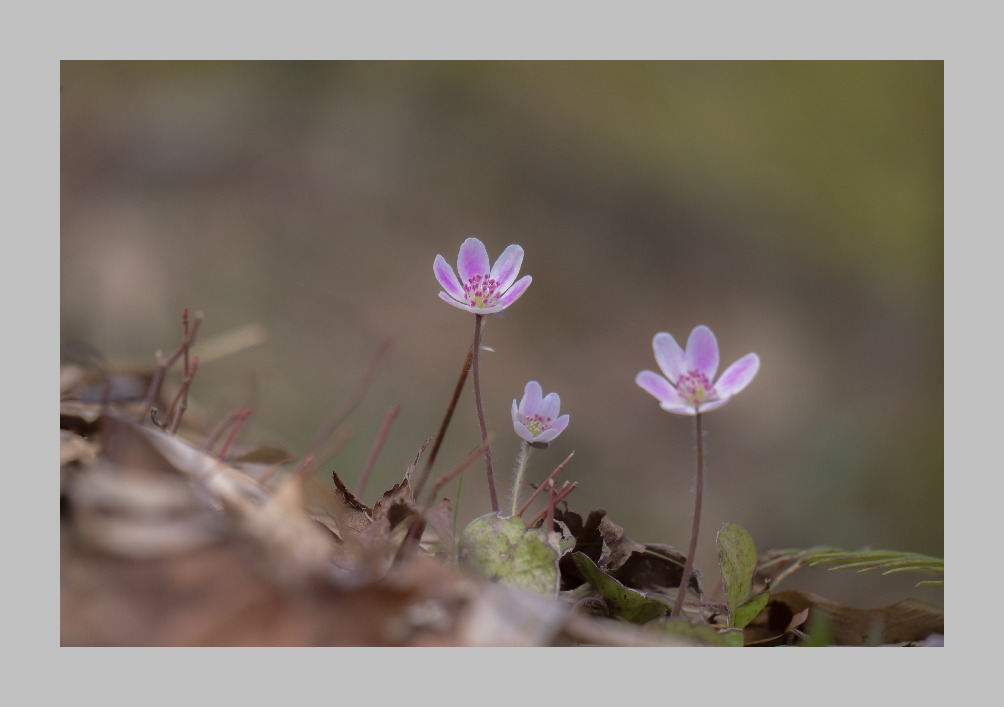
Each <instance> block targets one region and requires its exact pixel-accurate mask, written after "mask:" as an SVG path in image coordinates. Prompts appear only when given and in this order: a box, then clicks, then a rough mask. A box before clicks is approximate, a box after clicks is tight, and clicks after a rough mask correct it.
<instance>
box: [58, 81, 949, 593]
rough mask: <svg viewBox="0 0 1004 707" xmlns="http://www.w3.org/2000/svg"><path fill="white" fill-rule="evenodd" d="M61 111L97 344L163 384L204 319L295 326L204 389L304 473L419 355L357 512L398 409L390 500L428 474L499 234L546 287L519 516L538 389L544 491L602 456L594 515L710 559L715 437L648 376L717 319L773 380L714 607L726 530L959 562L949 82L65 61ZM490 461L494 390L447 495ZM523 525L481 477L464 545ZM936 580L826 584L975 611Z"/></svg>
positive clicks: (496, 402) (507, 321)
mask: <svg viewBox="0 0 1004 707" xmlns="http://www.w3.org/2000/svg"><path fill="white" fill-rule="evenodd" d="M60 90H61V112H62V120H61V122H62V125H61V153H62V159H61V203H62V215H61V218H62V236H61V253H60V297H61V337H62V341H63V343H64V344H66V343H70V342H86V343H87V344H89V345H91V346H93V347H95V348H96V349H98V350H99V351H100V352H102V353H103V354H104V355H106V356H108V357H109V358H122V357H131V358H137V359H140V360H148V361H151V362H152V360H153V353H154V351H155V350H156V349H164V350H170V349H172V348H173V347H174V346H175V345H176V343H177V341H178V339H179V336H180V315H181V310H182V308H183V307H186V306H187V307H190V308H192V309H199V310H202V311H204V312H205V321H204V323H203V327H202V330H201V332H200V338H199V340H200V341H205V340H207V339H209V338H210V337H212V336H214V335H216V334H221V333H224V332H226V331H228V330H232V329H235V328H237V327H239V326H241V325H244V324H247V323H250V322H259V323H261V324H262V325H263V326H264V327H265V328H266V330H267V331H268V339H267V341H266V342H265V343H264V344H262V345H260V346H257V347H255V348H252V349H248V350H246V351H243V352H241V353H238V354H235V355H232V356H230V357H228V358H225V359H219V360H217V361H215V362H209V363H207V364H206V365H205V366H204V367H202V368H200V370H199V373H198V376H197V377H196V380H195V384H194V393H193V394H194V397H195V402H196V403H197V404H198V406H199V407H200V408H201V409H203V410H204V411H205V412H206V414H207V415H208V417H209V419H211V420H217V419H220V418H222V417H223V416H224V415H225V414H226V413H228V412H229V411H231V410H233V409H234V408H235V407H236V406H238V405H241V404H245V403H246V402H247V401H248V400H249V396H250V395H251V390H252V388H253V387H256V390H257V392H256V396H257V397H256V399H255V414H254V417H253V418H252V420H251V421H250V423H249V426H248V428H247V429H246V432H245V433H244V435H243V439H242V441H243V442H244V443H246V444H247V445H250V446H254V445H258V444H269V445H277V446H281V447H284V448H286V449H289V450H290V451H292V452H294V453H296V454H302V453H305V452H306V451H307V447H308V446H309V444H310V442H311V440H312V439H313V438H314V436H315V434H316V433H317V432H318V429H319V427H320V426H321V425H322V423H323V421H324V419H325V418H326V417H327V416H328V414H329V413H330V411H331V410H332V409H333V408H334V407H335V406H337V405H338V403H339V402H340V401H341V400H342V399H343V398H344V397H345V396H346V395H347V394H348V392H349V391H350V390H351V389H352V387H353V386H354V385H355V383H356V381H357V380H358V379H359V377H360V376H361V375H362V373H363V371H364V370H365V369H366V367H367V365H368V362H369V359H370V357H371V356H372V354H373V352H374V351H375V350H376V349H377V347H378V345H379V343H380V342H381V341H382V340H383V339H384V338H386V337H388V336H390V337H393V339H394V348H393V350H392V352H391V354H390V357H389V358H388V359H387V361H386V363H385V365H384V367H383V368H382V369H381V372H380V374H379V377H378V378H377V379H376V381H375V382H374V384H373V387H372V388H371V390H370V392H369V393H368V395H367V396H366V398H365V400H364V401H363V403H362V405H361V406H360V407H359V408H358V409H357V410H356V412H355V413H354V414H353V416H352V417H351V419H350V427H351V429H352V432H353V438H352V440H351V441H350V442H349V443H348V444H347V445H346V446H345V447H344V448H343V449H342V451H340V452H339V453H338V454H337V455H336V456H335V457H333V458H331V459H329V460H326V461H325V462H324V463H323V464H322V467H321V472H320V473H321V475H322V476H325V477H327V476H330V471H331V470H337V471H338V472H339V474H340V475H341V476H342V477H343V478H345V479H346V480H347V481H348V482H349V484H350V485H352V484H354V483H355V480H356V478H357V477H358V473H359V470H360V468H361V467H362V465H363V463H364V460H365V458H366V456H367V454H368V452H369V450H370V447H371V445H372V442H373V439H374V437H375V436H376V433H377V430H378V429H379V427H380V424H381V422H382V421H383V418H384V415H385V414H386V412H387V410H388V408H390V407H391V406H392V405H393V404H395V403H399V404H400V405H401V412H400V414H399V415H398V418H397V421H396V422H395V424H394V426H393V427H392V429H391V433H390V437H389V439H388V441H387V444H386V446H385V448H384V450H383V452H382V454H381V457H380V463H379V465H378V467H377V469H376V470H375V471H374V474H373V477H372V479H371V481H370V483H369V486H368V491H367V493H366V494H365V500H367V501H370V502H372V501H373V500H374V497H375V496H376V495H377V494H378V493H379V492H380V491H382V490H383V489H384V488H387V487H389V486H390V485H391V484H392V483H394V482H395V481H396V480H398V479H399V477H400V474H401V472H402V471H403V469H404V467H405V466H406V465H407V463H408V462H409V461H410V460H411V459H412V458H413V456H414V455H415V453H416V451H417V449H418V447H419V445H420V444H421V443H422V442H423V441H424V440H425V439H426V438H427V437H429V436H430V435H432V434H433V433H434V432H435V431H436V429H437V427H438V423H439V420H440V418H441V416H442V414H443V411H444V409H445V406H446V403H447V401H448V399H449V396H450V394H451V392H452V388H453V385H454V382H455V380H456V376H457V374H458V372H459V368H460V365H461V363H462V361H463V358H464V354H465V348H466V346H467V345H468V344H469V341H470V337H471V335H472V333H473V317H471V316H469V315H467V314H466V313H463V312H461V311H459V310H456V309H454V308H452V307H449V306H448V305H446V304H445V303H443V302H441V301H440V300H439V299H438V298H437V296H436V295H437V292H438V291H439V287H438V284H437V283H436V281H435V278H434V277H433V274H432V262H433V259H434V257H435V255H436V254H437V253H442V254H443V255H444V256H445V257H446V259H447V260H448V261H449V262H451V263H455V262H456V255H457V250H458V248H459V246H460V243H461V242H462V241H463V239H464V238H466V237H467V236H470V235H475V236H477V237H479V238H480V239H481V240H483V241H484V242H485V244H486V245H487V246H488V250H489V254H490V256H491V257H492V259H494V258H495V257H497V256H498V254H499V253H501V251H502V250H503V248H504V247H505V246H506V245H508V244H509V243H513V242H515V243H519V244H520V245H522V246H523V248H524V249H525V251H526V257H525V259H524V262H523V268H522V271H521V274H531V275H533V277H534V282H533V284H532V285H531V286H530V289H529V290H528V291H527V293H526V294H525V295H524V296H523V297H522V298H521V299H520V300H519V301H518V302H517V303H516V304H515V305H513V307H512V308H511V309H510V310H509V311H508V313H507V314H506V316H505V317H503V318H501V319H496V318H493V319H491V320H490V321H489V324H488V327H487V331H486V342H485V343H486V345H488V346H490V347H492V348H493V349H495V351H494V353H486V354H485V355H484V358H483V361H482V377H483V386H484V397H485V405H486V411H487V416H488V422H489V425H490V426H492V427H494V428H496V429H497V431H498V437H497V440H496V443H495V445H494V447H493V456H494V459H495V463H496V472H497V474H498V477H499V479H498V484H499V487H500V495H501V496H503V497H505V496H506V495H507V493H508V488H509V484H510V483H511V467H512V463H513V462H514V459H515V454H516V452H517V450H518V447H519V444H518V440H517V439H516V437H515V435H514V434H513V433H512V427H511V422H510V420H509V406H510V404H511V401H512V399H513V398H516V397H519V396H520V395H521V394H522V390H523V385H524V384H525V382H526V381H527V380H529V379H537V380H539V381H540V382H541V384H542V386H543V387H544V391H545V393H546V392H550V391H556V392H558V393H559V394H560V395H561V399H562V412H568V413H569V414H570V415H571V425H570V427H569V429H568V430H567V431H566V432H565V433H564V434H563V435H562V436H561V437H559V438H558V440H557V441H556V442H555V443H554V444H552V446H551V448H550V449H548V450H546V451H542V452H536V453H535V454H534V456H533V457H531V461H530V468H529V471H528V476H529V478H530V479H531V480H539V479H541V478H543V477H544V476H545V475H546V474H547V473H548V472H549V471H550V470H551V469H553V468H554V466H555V465H557V464H558V463H559V462H560V461H561V459H563V458H564V456H565V455H566V454H567V453H568V452H569V451H571V450H573V449H574V450H575V452H576V455H575V457H574V459H573V461H572V462H571V464H570V465H569V467H568V468H567V470H566V471H565V472H564V473H563V475H562V477H561V478H566V479H569V480H578V481H579V482H580V486H579V488H578V489H577V490H576V491H575V493H574V494H573V495H572V497H571V498H570V503H571V506H572V508H573V509H575V510H579V511H580V512H586V511H588V510H590V509H592V508H595V507H599V506H602V507H604V508H606V509H607V510H608V512H609V514H610V516H611V518H612V520H614V521H615V522H617V523H619V524H620V525H623V526H624V527H625V529H626V530H627V532H628V533H629V534H630V535H631V536H632V537H633V538H635V539H636V540H639V541H642V542H665V543H669V544H672V545H675V546H677V547H679V548H682V549H685V548H686V544H687V541H688V537H689V528H690V517H691V512H692V498H693V497H692V486H693V480H692V476H693V472H692V449H693V441H692V427H691V425H692V420H691V419H690V418H683V417H677V416H673V415H670V414H668V413H665V412H663V411H662V410H660V409H659V407H658V404H657V402H656V401H655V400H654V399H653V398H651V397H650V396H649V395H648V394H647V393H645V392H644V391H642V390H641V389H640V388H638V387H637V386H636V385H635V383H634V376H635V374H636V373H637V372H638V371H639V370H642V369H644V368H653V369H654V368H655V362H654V359H653V356H652V350H651V340H652V336H653V335H654V334H655V333H656V332H658V331H668V332H670V333H672V334H673V335H674V337H676V338H677V340H678V341H680V342H681V343H683V342H685V340H686V337H687V335H688V334H689V332H690V330H691V329H692V328H693V327H694V326H695V325H697V324H702V323H703V324H707V325H708V326H710V327H711V328H712V329H713V330H714V331H715V333H716V335H717V336H718V340H719V344H720V346H721V349H722V368H723V369H724V367H725V366H727V365H728V364H729V363H731V362H732V361H733V360H735V359H736V358H738V357H739V356H741V355H743V354H745V353H747V352H750V351H755V352H757V353H758V354H759V355H760V358H761V362H762V364H761V370H760V373H759V375H758V376H757V378H756V379H755V380H754V381H753V383H752V384H751V385H750V387H749V388H748V389H747V390H746V391H744V392H743V393H742V394H741V395H740V396H738V397H737V398H736V399H735V400H733V401H732V402H731V403H730V404H729V405H728V406H726V407H725V408H723V409H721V410H719V411H716V412H714V413H711V414H709V415H708V416H707V418H706V428H707V430H708V437H707V443H708V454H709V470H708V482H707V487H706V504H705V510H704V524H703V526H702V540H701V543H700V548H699V557H698V564H699V566H700V567H702V569H703V570H704V572H705V574H706V575H707V576H708V577H709V579H710V580H712V582H713V580H714V579H715V578H717V576H718V572H717V569H716V566H715V551H714V534H715V531H716V530H717V529H718V528H719V527H720V526H721V524H722V523H724V522H726V521H732V522H737V523H740V524H741V525H743V526H744V527H746V528H747V529H748V530H749V531H750V532H751V533H752V535H753V537H754V538H755V540H756V542H757V546H758V548H759V549H761V550H764V549H767V548H771V547H775V548H776V547H805V546H811V545H817V544H826V545H836V546H841V547H845V548H849V549H854V548H859V547H862V546H866V545H869V546H872V547H875V548H884V549H896V550H911V551H917V552H923V553H928V554H933V555H936V556H939V557H940V556H942V553H943V550H944V537H943V536H944V515H943V498H944V494H943V489H944V486H943V481H944V478H943V477H944V473H943V472H944V463H943V461H944V459H943V422H944V417H943V413H944V403H943V400H944V399H943V392H944V370H943V369H944V363H943V361H944V360H943V343H944V338H943V321H944V320H943V313H944V310H943V262H944V259H943V244H944V238H943V233H944V232H943V199H942V191H943V64H942V63H941V62H540V63H538V62H390V61H386V62H346V61H339V62H318V63H299V62H236V63H229V62H226V63H222V62H221V63H215V62H208V63H201V62H195V63H189V62H63V63H62V67H61V86H60ZM196 353H198V346H196ZM252 380H254V381H256V382H255V384H254V386H253V385H252V383H251V381H252ZM478 437H479V432H478V428H477V422H476V419H475V415H474V405H473V398H472V392H471V386H470V383H468V387H467V389H466V390H465V394H464V397H463V399H462V401H461V405H460V407H459V409H458V412H457V414H456V416H455V418H454V424H453V426H452V427H451V429H450V431H449V433H448V435H447V439H446V442H445V444H444V445H443V449H442V450H441V452H440V457H439V461H438V462H437V466H436V472H437V473H445V472H446V471H448V470H449V469H451V468H452V467H453V466H454V465H456V463H458V462H459V460H460V459H462V458H463V457H464V456H465V455H466V454H467V453H468V452H469V451H470V450H471V449H472V448H473V447H474V446H475V445H476V444H477V442H478ZM448 488H449V490H450V493H451V494H452V493H453V491H454V490H455V486H451V487H448ZM488 510H489V507H488V500H487V492H486V490H485V485H484V470H483V466H481V465H476V466H474V467H472V471H471V472H469V473H468V474H467V476H466V478H465V482H464V487H463V495H462V500H461V506H460V516H461V520H462V521H464V520H466V519H469V518H471V517H474V516H476V515H480V514H482V513H484V512H487V511H488ZM918 579H920V577H918V576H916V575H908V576H900V577H899V578H895V577H883V578H875V577H872V576H871V575H853V574H850V573H849V572H848V571H842V572H837V573H829V574H827V573H825V572H824V571H820V570H812V571H810V572H807V573H806V574H805V575H804V576H802V577H798V576H796V577H795V578H793V582H792V586H796V585H797V586H802V587H805V588H808V589H811V590H815V591H821V592H822V593H824V594H826V595H828V596H830V597H832V598H834V599H838V600H846V601H848V602H850V603H856V604H858V605H862V606H866V605H872V606H875V605H879V604H881V603H888V602H892V601H895V600H897V599H899V598H903V597H904V596H916V597H919V598H922V599H925V600H927V601H931V602H932V603H941V601H942V592H941V590H940V589H931V588H921V589H914V587H913V585H914V584H915V582H916V581H917V580H918Z"/></svg>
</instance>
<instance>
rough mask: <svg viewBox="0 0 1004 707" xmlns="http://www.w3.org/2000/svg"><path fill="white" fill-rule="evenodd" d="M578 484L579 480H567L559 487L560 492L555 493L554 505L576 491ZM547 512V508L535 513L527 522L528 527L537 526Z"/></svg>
mask: <svg viewBox="0 0 1004 707" xmlns="http://www.w3.org/2000/svg"><path fill="white" fill-rule="evenodd" d="M552 483H553V482H552ZM578 485H579V482H578V481H573V482H572V483H568V482H567V481H566V482H565V483H564V484H563V485H562V487H561V488H560V489H558V493H556V494H554V505H555V506H557V505H558V504H559V503H561V502H562V501H564V500H565V499H566V498H567V497H568V494H570V493H571V492H572V491H574V490H575V487H576V486H578ZM546 513H547V509H546V508H543V509H541V511H540V513H538V514H537V515H535V516H534V517H533V520H531V521H530V522H529V523H527V524H526V527H528V528H532V527H533V526H535V525H536V524H537V523H538V522H540V521H541V520H543V519H544V514H546Z"/></svg>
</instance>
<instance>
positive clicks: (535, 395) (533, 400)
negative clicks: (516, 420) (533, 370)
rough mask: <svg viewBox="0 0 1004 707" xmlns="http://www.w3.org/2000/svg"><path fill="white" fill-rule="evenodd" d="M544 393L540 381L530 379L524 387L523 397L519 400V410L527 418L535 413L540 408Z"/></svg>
mask: <svg viewBox="0 0 1004 707" xmlns="http://www.w3.org/2000/svg"><path fill="white" fill-rule="evenodd" d="M543 394H544V391H543V389H542V388H541V387H540V383H538V382H537V381H530V382H529V383H527V384H526V387H525V388H524V389H523V399H522V400H520V401H519V412H520V414H521V415H522V416H523V417H524V418H526V417H530V416H531V415H533V414H535V413H536V412H537V411H538V409H539V408H540V402H541V396H542V395H543Z"/></svg>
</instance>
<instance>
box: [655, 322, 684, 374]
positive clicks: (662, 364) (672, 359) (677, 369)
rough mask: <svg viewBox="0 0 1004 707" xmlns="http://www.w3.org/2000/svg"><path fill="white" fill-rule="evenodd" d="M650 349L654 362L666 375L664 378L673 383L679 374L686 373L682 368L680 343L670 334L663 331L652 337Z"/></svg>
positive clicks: (682, 359)
mask: <svg viewBox="0 0 1004 707" xmlns="http://www.w3.org/2000/svg"><path fill="white" fill-rule="evenodd" d="M652 350H653V351H654V352H655V362H656V363H658V364H659V368H661V369H662V372H663V373H664V374H665V375H666V378H668V379H669V380H671V381H673V382H674V383H675V382H676V381H678V380H680V375H681V374H682V373H686V369H684V367H683V366H684V353H683V349H681V348H680V345H679V344H678V343H676V339H674V338H673V335H672V334H668V333H666V332H664V331H662V332H659V333H658V334H656V335H655V337H654V338H653V339H652Z"/></svg>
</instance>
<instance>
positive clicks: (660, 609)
mask: <svg viewBox="0 0 1004 707" xmlns="http://www.w3.org/2000/svg"><path fill="white" fill-rule="evenodd" d="M571 558H572V561H573V562H575V565H576V567H578V568H579V572H581V573H582V576H583V577H585V579H586V581H587V582H589V583H590V584H591V585H592V586H593V587H594V588H595V589H596V591H598V592H599V593H600V595H601V596H602V597H603V598H604V599H606V600H607V603H608V605H609V606H610V608H611V611H612V613H613V614H615V615H616V616H620V617H622V618H624V619H627V620H628V621H630V622H632V623H636V624H641V623H645V622H646V621H650V620H652V619H654V618H657V617H659V616H665V615H666V614H668V613H669V611H670V609H671V608H672V607H671V606H670V605H669V602H666V601H664V600H660V599H656V598H653V597H651V596H649V595H647V594H645V593H644V592H639V591H638V590H637V589H631V588H630V587H625V586H624V585H623V584H621V583H620V582H618V581H617V580H616V579H614V578H613V577H611V576H610V575H608V574H606V573H605V572H603V570H601V569H600V568H599V567H597V566H596V564H595V563H594V562H593V561H592V560H591V559H589V557H588V556H587V555H585V554H583V553H581V552H573V553H572V554H571Z"/></svg>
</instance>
